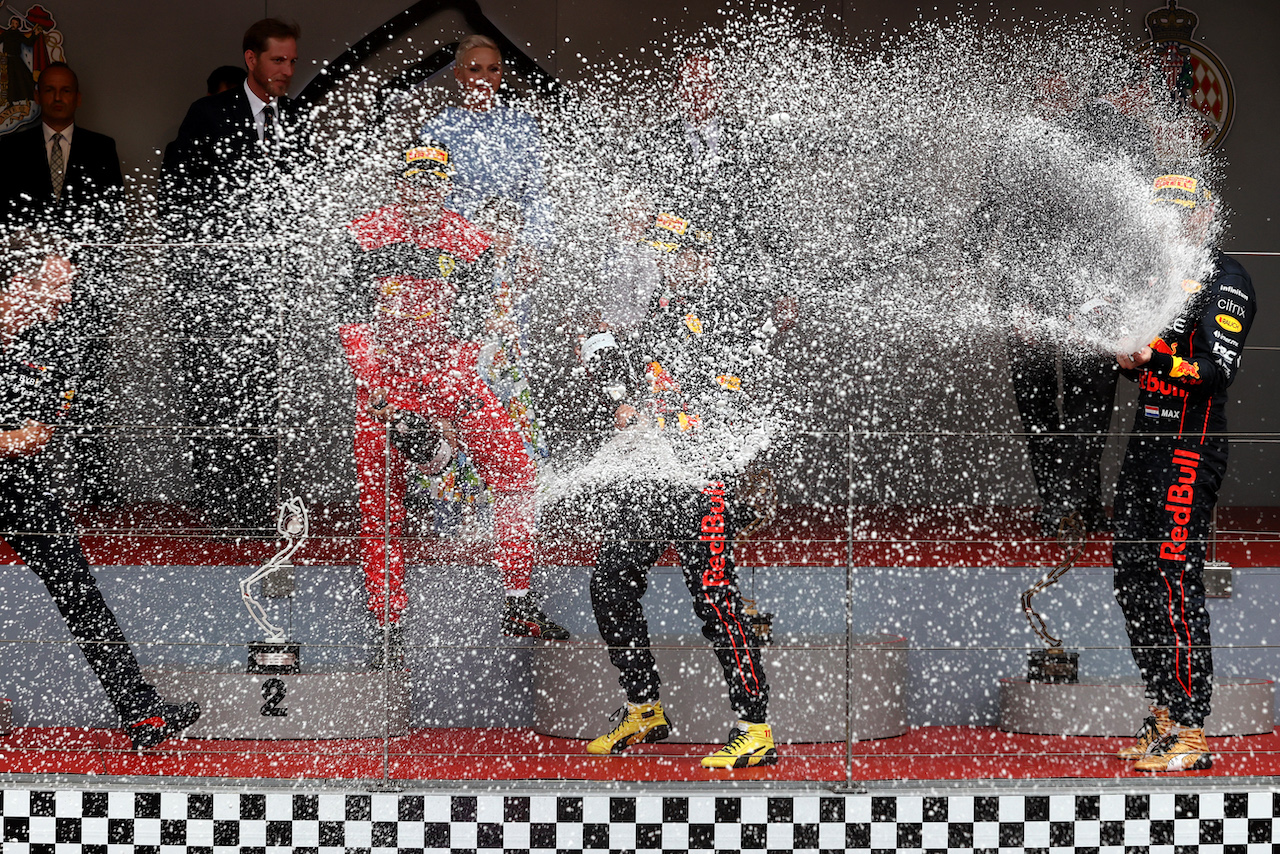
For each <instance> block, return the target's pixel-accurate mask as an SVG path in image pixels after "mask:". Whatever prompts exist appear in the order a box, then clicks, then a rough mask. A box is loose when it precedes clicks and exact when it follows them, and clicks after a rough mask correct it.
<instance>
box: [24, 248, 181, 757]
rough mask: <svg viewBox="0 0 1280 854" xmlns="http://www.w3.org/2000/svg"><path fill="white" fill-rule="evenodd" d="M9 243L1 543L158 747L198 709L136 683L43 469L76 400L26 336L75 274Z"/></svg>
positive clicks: (135, 729)
mask: <svg viewBox="0 0 1280 854" xmlns="http://www.w3.org/2000/svg"><path fill="white" fill-rule="evenodd" d="M6 242H7V245H4V246H0V537H3V539H4V541H5V542H6V543H8V544H9V545H10V546H11V547H12V548H13V550H14V551H15V552H17V553H18V556H19V557H20V558H22V562H23V563H24V564H26V565H27V568H28V569H30V570H31V571H32V572H34V573H35V574H36V576H37V577H38V578H39V579H40V580H41V581H42V582H43V583H44V585H45V587H46V588H47V589H48V591H49V595H50V597H52V599H53V601H54V604H55V605H57V606H58V611H59V612H60V613H61V614H62V618H63V620H65V621H66V624H67V629H68V631H70V632H71V635H72V637H73V638H74V639H75V641H76V643H77V644H78V645H79V647H80V651H81V652H82V653H83V654H84V657H85V660H86V661H87V662H88V663H89V667H90V668H91V669H92V670H93V673H94V675H95V676H97V677H98V681H99V682H100V683H101V684H102V689H103V691H104V692H105V693H106V695H107V698H108V699H109V700H110V701H111V704H112V706H114V707H115V710H116V713H117V714H118V715H119V717H120V720H121V722H122V723H123V724H124V728H125V732H126V734H128V736H129V740H130V742H131V743H132V745H133V748H134V749H135V750H141V749H144V748H151V747H155V746H156V745H158V744H160V743H161V742H163V741H165V740H167V739H169V738H172V737H174V736H177V735H179V734H181V733H182V731H183V730H185V729H187V728H188V727H190V726H191V725H192V724H194V723H195V722H196V719H197V718H199V717H200V704H199V703H194V702H188V703H182V704H173V703H166V702H164V700H163V699H161V697H160V695H159V694H158V693H157V692H156V689H155V688H154V687H153V686H152V685H151V684H149V683H148V682H147V681H146V680H144V679H143V677H142V672H141V671H140V670H139V668H138V661H137V659H136V658H134V655H133V651H132V650H131V649H130V648H129V642H128V641H127V640H126V639H125V637H124V633H123V632H122V631H121V630H120V625H119V624H118V623H117V622H116V618H115V615H114V614H112V612H111V608H110V607H109V606H108V605H107V603H106V600H104V599H103V598H102V593H101V592H100V591H99V590H98V585H97V582H96V581H95V580H94V577H93V573H92V572H91V571H90V569H89V563H88V561H87V560H86V559H85V555H84V550H83V549H82V548H81V547H80V540H79V539H78V538H77V536H76V529H75V523H74V522H72V520H71V517H70V516H69V515H68V514H67V511H66V510H65V509H64V508H63V506H62V502H61V501H59V500H58V498H57V497H56V496H55V495H54V494H53V492H52V491H51V490H50V488H49V487H50V477H49V473H48V471H47V469H46V468H45V466H44V465H43V464H42V463H43V461H42V456H43V452H44V450H45V448H46V447H48V444H49V441H50V440H51V439H52V438H53V435H54V432H55V431H56V428H57V427H58V425H60V424H61V423H63V421H64V419H65V417H66V413H67V411H68V409H69V408H70V407H71V401H72V398H73V397H74V395H75V391H74V389H73V388H72V386H71V384H70V382H69V374H68V373H66V372H64V371H63V370H60V369H59V368H58V367H57V366H54V365H50V364H48V363H47V362H45V361H44V360H41V361H40V362H39V363H37V362H36V359H37V358H39V357H38V356H36V355H35V354H34V353H33V352H32V350H33V348H32V347H31V346H30V343H31V342H30V339H29V338H28V337H27V336H26V335H25V333H27V332H29V331H31V330H33V328H34V327H36V326H39V325H44V324H51V323H53V322H54V321H56V320H57V319H58V312H59V310H60V309H61V308H62V307H64V306H66V305H67V304H68V303H70V302H71V296H72V294H71V281H72V279H73V278H74V276H75V273H76V270H75V268H74V267H72V265H71V263H70V262H69V261H67V259H66V258H65V257H64V256H63V255H61V254H59V253H58V252H55V251H50V250H49V249H48V248H47V247H45V246H43V245H41V243H40V241H39V239H38V238H36V237H34V236H33V235H30V234H24V233H21V232H11V233H10V234H9V235H8V237H7V238H6Z"/></svg>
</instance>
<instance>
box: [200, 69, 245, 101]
mask: <svg viewBox="0 0 1280 854" xmlns="http://www.w3.org/2000/svg"><path fill="white" fill-rule="evenodd" d="M247 76H248V74H247V72H245V70H244V69H243V68H240V67H239V66H237V65H219V66H218V67H217V68H215V69H213V73H212V74H210V75H209V79H207V80H205V81H204V86H205V90H206V91H207V92H208V93H209V94H210V95H216V94H217V93H218V90H219V89H221V88H222V87H224V86H225V87H226V88H228V89H234V88H236V87H237V86H239V85H240V84H242V83H244V79H245V77H247Z"/></svg>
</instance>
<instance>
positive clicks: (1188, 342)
mask: <svg viewBox="0 0 1280 854" xmlns="http://www.w3.org/2000/svg"><path fill="white" fill-rule="evenodd" d="M1155 193H1156V202H1158V203H1168V204H1174V205H1177V209H1179V210H1180V211H1182V212H1183V213H1184V215H1185V216H1186V217H1187V220H1188V222H1187V227H1188V231H1189V233H1190V234H1191V235H1192V236H1193V237H1194V239H1196V240H1198V241H1201V242H1203V240H1204V237H1205V235H1207V233H1208V231H1207V229H1208V227H1209V225H1210V223H1211V221H1212V218H1213V200H1212V198H1211V197H1210V195H1209V194H1208V192H1207V191H1206V190H1205V189H1204V187H1203V184H1202V182H1201V181H1200V180H1199V179H1197V178H1196V177H1193V176H1190V175H1162V176H1160V177H1158V178H1156V180H1155ZM1213 264H1214V270H1213V276H1212V278H1211V279H1210V280H1209V281H1207V282H1206V283H1204V285H1203V286H1202V285H1201V284H1200V283H1198V282H1187V283H1185V285H1184V288H1185V290H1187V292H1188V293H1187V301H1186V306H1185V308H1184V309H1183V311H1182V313H1181V314H1180V315H1179V316H1178V318H1177V320H1175V321H1174V323H1173V325H1172V326H1171V327H1170V328H1169V329H1168V330H1166V331H1165V332H1164V333H1162V334H1161V335H1160V336H1159V337H1158V338H1156V339H1155V340H1154V341H1152V342H1151V344H1150V345H1148V346H1143V347H1139V348H1138V349H1137V350H1136V351H1135V352H1133V353H1122V354H1120V355H1119V356H1117V357H1116V360H1117V361H1118V362H1119V364H1120V368H1121V371H1122V373H1123V374H1124V375H1125V376H1126V377H1128V378H1129V379H1134V380H1137V382H1138V385H1139V387H1140V388H1141V391H1140V393H1139V397H1138V408H1137V415H1136V417H1135V419H1134V427H1133V431H1134V434H1135V435H1134V436H1133V438H1131V439H1130V440H1129V445H1128V448H1127V449H1126V451H1125V457H1124V463H1123V465H1122V466H1121V469H1120V479H1119V482H1118V484H1117V486H1116V501H1115V523H1116V538H1115V546H1114V548H1113V552H1112V563H1113V565H1114V566H1115V595H1116V601H1117V602H1119V604H1120V608H1121V610H1122V611H1123V612H1124V619H1125V626H1126V629H1127V630H1128V633H1129V642H1130V645H1131V649H1132V653H1133V658H1134V661H1135V662H1136V663H1137V665H1138V668H1139V670H1140V671H1141V672H1142V679H1143V682H1144V683H1145V685H1146V690H1147V698H1148V701H1149V703H1150V708H1151V714H1150V716H1148V717H1147V719H1146V721H1145V722H1144V724H1143V726H1142V729H1141V730H1140V731H1139V733H1138V736H1137V743H1136V744H1134V745H1132V746H1130V747H1127V748H1125V749H1123V750H1121V751H1120V753H1119V756H1120V758H1121V759H1126V760H1131V761H1132V760H1136V765H1135V767H1136V768H1137V769H1138V770H1142V771H1190V770H1198V769H1204V768H1208V767H1210V766H1211V765H1212V758H1211V754H1210V752H1209V747H1208V744H1207V743H1206V741H1205V738H1204V721H1205V718H1206V717H1208V715H1209V708H1210V701H1211V699H1212V695H1213V650H1212V647H1211V646H1210V643H1211V641H1210V636H1209V612H1208V611H1207V610H1206V608H1205V592H1204V558H1205V550H1206V545H1207V540H1208V537H1209V533H1210V524H1211V521H1212V517H1213V508H1214V505H1215V504H1217V501H1218V488H1219V487H1220V486H1221V484H1222V478H1223V475H1224V474H1225V473H1226V470H1227V435H1226V433H1227V418H1226V404H1227V387H1228V386H1230V385H1231V383H1232V381H1233V380H1234V379H1235V377H1236V372H1237V371H1238V370H1239V368H1240V358H1241V356H1242V355H1243V352H1244V343H1245V337H1246V336H1247V335H1248V334H1249V327H1250V326H1251V325H1252V324H1253V318H1254V315H1255V313H1256V312H1257V300H1256V298H1255V295H1254V290H1253V283H1252V280H1251V279H1250V278H1249V274H1248V273H1247V272H1245V269H1244V268H1243V267H1242V266H1241V265H1240V264H1239V263H1238V262H1236V261H1234V260H1233V259H1231V258H1228V257H1226V256H1225V255H1223V254H1221V253H1220V252H1216V251H1215V252H1214V254H1213Z"/></svg>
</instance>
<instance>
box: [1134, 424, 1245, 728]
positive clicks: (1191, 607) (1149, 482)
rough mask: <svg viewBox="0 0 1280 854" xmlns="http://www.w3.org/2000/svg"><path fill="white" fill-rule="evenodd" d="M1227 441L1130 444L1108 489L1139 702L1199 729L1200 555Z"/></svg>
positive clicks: (1206, 694)
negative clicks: (1141, 687) (1143, 690)
mask: <svg viewBox="0 0 1280 854" xmlns="http://www.w3.org/2000/svg"><path fill="white" fill-rule="evenodd" d="M1226 470H1227V443H1226V441H1225V440H1223V439H1215V440H1210V441H1208V442H1206V443H1205V444H1203V445H1202V444H1198V443H1193V442H1187V441H1183V440H1179V439H1172V438H1156V437H1152V438H1147V437H1142V436H1135V437H1134V438H1133V439H1131V440H1130V441H1129V446H1128V448H1127V449H1126V451H1125V457H1124V464H1123V465H1122V467H1121V469H1120V480H1119V483H1118V484H1117V487H1116V513H1115V522H1116V538H1115V545H1114V546H1113V548H1112V564H1113V565H1114V566H1115V595H1116V601H1117V602H1118V603H1119V604H1120V610H1121V611H1123V612H1124V621H1125V628H1126V629H1127V631H1128V633H1129V644H1130V648H1131V650H1132V652H1133V660H1134V662H1135V663H1136V664H1137V665H1138V669H1139V670H1140V671H1141V672H1142V679H1143V682H1144V683H1145V684H1146V686H1147V695H1148V697H1149V698H1150V699H1151V701H1152V702H1153V703H1154V704H1156V705H1162V706H1168V707H1169V714H1170V716H1171V717H1172V718H1173V720H1174V721H1175V722H1177V723H1179V724H1182V725H1184V726H1191V727H1199V726H1203V725H1204V719H1205V718H1206V717H1208V715H1209V710H1210V703H1211V701H1212V699H1213V649H1212V647H1211V646H1210V638H1209V612H1208V610H1207V609H1206V608H1205V596H1204V557H1205V551H1206V548H1207V544H1208V538H1209V533H1210V527H1211V523H1212V521H1213V508H1214V505H1216V504H1217V503H1218V488H1219V487H1220V486H1221V485H1222V478H1223V475H1224V474H1225V473H1226Z"/></svg>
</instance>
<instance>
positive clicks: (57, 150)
mask: <svg viewBox="0 0 1280 854" xmlns="http://www.w3.org/2000/svg"><path fill="white" fill-rule="evenodd" d="M66 177H67V160H66V156H65V155H64V154H63V153H62V134H60V133H55V134H54V135H53V150H52V151H51V152H49V178H50V180H51V181H53V196H54V198H56V199H57V198H62V184H63V181H64V180H65V179H66Z"/></svg>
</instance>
